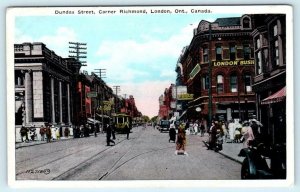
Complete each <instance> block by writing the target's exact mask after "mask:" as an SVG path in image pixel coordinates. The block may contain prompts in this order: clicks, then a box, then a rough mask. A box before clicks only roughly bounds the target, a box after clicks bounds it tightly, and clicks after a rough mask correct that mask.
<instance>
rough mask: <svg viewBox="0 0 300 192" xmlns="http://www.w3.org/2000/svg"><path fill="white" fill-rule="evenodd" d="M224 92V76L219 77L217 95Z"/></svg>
mask: <svg viewBox="0 0 300 192" xmlns="http://www.w3.org/2000/svg"><path fill="white" fill-rule="evenodd" d="M223 92H224V77H223V75H218V76H217V93H218V94H219V93H223Z"/></svg>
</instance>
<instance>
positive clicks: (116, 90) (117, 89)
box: [113, 85, 121, 113]
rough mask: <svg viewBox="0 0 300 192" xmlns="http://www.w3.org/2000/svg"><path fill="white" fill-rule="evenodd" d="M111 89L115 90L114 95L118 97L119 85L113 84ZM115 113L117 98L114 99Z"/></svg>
mask: <svg viewBox="0 0 300 192" xmlns="http://www.w3.org/2000/svg"><path fill="white" fill-rule="evenodd" d="M113 89H114V90H115V93H116V97H118V92H120V91H121V89H120V86H119V85H115V86H113ZM114 104H115V113H117V99H115V103H114Z"/></svg>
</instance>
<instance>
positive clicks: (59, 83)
mask: <svg viewBox="0 0 300 192" xmlns="http://www.w3.org/2000/svg"><path fill="white" fill-rule="evenodd" d="M58 86H59V123H60V124H62V123H63V115H62V105H63V103H62V90H61V87H62V86H61V81H59V82H58Z"/></svg>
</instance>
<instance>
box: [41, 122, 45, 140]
mask: <svg viewBox="0 0 300 192" xmlns="http://www.w3.org/2000/svg"><path fill="white" fill-rule="evenodd" d="M45 131H46V130H45V128H44V125H42V126H41V128H40V135H41V141H45Z"/></svg>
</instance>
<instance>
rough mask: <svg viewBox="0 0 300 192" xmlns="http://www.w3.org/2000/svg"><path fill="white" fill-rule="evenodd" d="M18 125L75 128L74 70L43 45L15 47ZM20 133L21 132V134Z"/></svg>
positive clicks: (17, 45) (16, 117)
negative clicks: (72, 113)
mask: <svg viewBox="0 0 300 192" xmlns="http://www.w3.org/2000/svg"><path fill="white" fill-rule="evenodd" d="M14 55H15V59H14V60H15V61H14V63H15V101H16V102H15V103H16V106H15V124H16V127H17V128H19V127H20V126H21V125H24V126H26V127H30V126H35V127H37V128H39V127H40V126H41V125H44V124H45V123H49V124H53V125H58V126H64V125H71V124H72V115H71V110H72V108H71V103H72V97H71V83H72V74H73V72H72V71H73V69H72V66H70V65H69V64H68V61H67V60H65V59H64V58H62V57H60V56H58V55H56V54H55V52H53V51H51V50H49V49H48V48H47V47H46V46H45V44H43V43H32V44H31V43H23V44H15V45H14ZM17 133H18V132H17Z"/></svg>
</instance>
